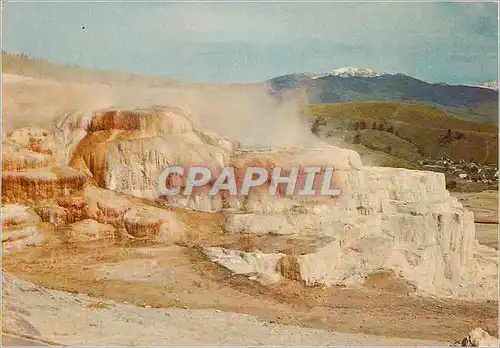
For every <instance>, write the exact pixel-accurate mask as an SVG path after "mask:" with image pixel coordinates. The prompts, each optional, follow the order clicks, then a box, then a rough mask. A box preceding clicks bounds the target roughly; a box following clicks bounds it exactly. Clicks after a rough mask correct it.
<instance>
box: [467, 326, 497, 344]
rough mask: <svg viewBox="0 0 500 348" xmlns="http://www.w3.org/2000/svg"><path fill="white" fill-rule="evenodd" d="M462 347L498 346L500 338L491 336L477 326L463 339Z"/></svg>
mask: <svg viewBox="0 0 500 348" xmlns="http://www.w3.org/2000/svg"><path fill="white" fill-rule="evenodd" d="M461 345H462V347H498V346H499V341H498V338H496V337H492V336H490V335H489V334H488V333H487V332H486V331H484V330H483V329H481V328H480V327H478V328H475V329H474V330H472V331H471V332H469V333H468V334H467V336H466V337H464V338H463V339H462V342H461Z"/></svg>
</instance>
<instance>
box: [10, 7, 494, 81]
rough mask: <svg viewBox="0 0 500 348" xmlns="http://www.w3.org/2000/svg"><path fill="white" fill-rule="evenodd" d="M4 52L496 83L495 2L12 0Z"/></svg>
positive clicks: (124, 63)
mask: <svg viewBox="0 0 500 348" xmlns="http://www.w3.org/2000/svg"><path fill="white" fill-rule="evenodd" d="M3 9H4V11H3V18H2V19H3V21H2V29H3V49H4V50H5V51H7V52H24V53H27V54H28V55H30V56H34V57H38V58H44V59H47V60H50V61H54V62H59V63H65V64H74V65H83V66H87V67H95V68H104V69H115V70H127V71H135V72H140V73H148V74H157V75H164V76H170V77H174V78H180V79H183V80H188V81H195V82H256V81H262V80H265V79H268V78H272V77H275V76H279V75H284V74H287V73H293V72H324V71H330V70H333V69H336V68H341V67H344V66H358V67H366V68H371V69H374V70H376V71H379V72H388V73H395V72H401V73H405V74H408V75H411V76H414V77H417V78H421V79H424V80H428V81H435V82H447V83H464V84H474V83H478V82H484V81H491V80H496V79H497V71H498V20H497V13H498V12H497V4H496V3H493V2H490V3H478V2H474V3H429V2H427V3H425V2H420V3H408V2H406V3H394V2H392V3H378V2H365V3H352V2H351V3H338V2H337V3H335V2H332V3H324V2H318V3H248V2H246V3H234V2H233V3H220V2H219V3H213V2H211V3H208V2H198V3H144V2H143V3H137V2H136V3H123V2H122V3H117V2H114V3H113V2H108V3H104V2H99V3H89V2H85V3H83V2H66V3H61V2H59V3H46V2H45V3H15V2H7V3H4V5H3Z"/></svg>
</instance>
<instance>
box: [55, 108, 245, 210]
mask: <svg viewBox="0 0 500 348" xmlns="http://www.w3.org/2000/svg"><path fill="white" fill-rule="evenodd" d="M60 126H61V127H62V128H63V129H64V130H65V131H64V133H65V135H66V142H67V143H68V144H71V145H69V146H70V147H74V151H73V152H72V158H71V161H70V165H71V166H72V167H74V168H77V169H79V170H81V171H83V172H85V173H87V174H88V175H89V176H91V177H92V178H93V181H94V182H95V183H96V184H97V185H98V186H100V187H103V188H106V189H111V190H114V191H117V192H121V193H125V194H128V195H132V196H136V197H141V198H147V199H157V198H159V197H160V193H159V191H158V188H157V187H156V186H157V185H156V183H157V180H158V177H159V175H160V173H161V172H162V171H163V170H164V169H165V168H166V167H168V166H180V167H183V168H189V167H192V166H198V165H203V166H208V167H209V168H211V169H212V170H213V172H214V176H215V175H216V174H218V172H219V171H220V169H221V168H222V167H224V166H225V165H226V164H227V163H228V162H229V154H230V152H232V151H233V150H234V147H235V146H236V144H233V143H232V142H230V141H228V140H225V139H222V138H220V137H218V136H217V135H216V134H214V133H209V132H207V133H204V132H200V131H198V130H196V129H194V126H193V121H192V120H191V118H190V117H189V116H188V115H186V114H185V113H183V112H182V111H180V110H178V109H172V108H152V109H146V110H144V109H134V110H119V109H112V110H103V111H97V112H94V113H91V114H84V113H83V114H82V113H77V114H73V115H71V116H70V117H68V118H66V119H65V120H64V121H63V122H61V125H60ZM75 139H79V140H78V144H77V145H75ZM167 201H168V199H167Z"/></svg>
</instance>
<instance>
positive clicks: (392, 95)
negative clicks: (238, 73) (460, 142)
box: [267, 68, 498, 124]
mask: <svg viewBox="0 0 500 348" xmlns="http://www.w3.org/2000/svg"><path fill="white" fill-rule="evenodd" d="M267 84H268V87H269V89H270V92H271V93H272V94H274V95H275V96H277V97H280V96H281V95H282V93H283V92H284V91H286V90H290V89H303V90H305V91H306V92H307V96H308V100H309V103H310V104H328V103H339V102H352V101H394V102H401V103H405V104H416V105H424V106H429V107H433V108H436V109H438V110H442V111H445V112H448V113H451V114H453V115H455V116H457V117H459V118H462V119H465V120H469V121H474V122H482V123H490V124H498V116H497V115H498V92H497V91H495V90H493V89H490V88H484V87H477V86H464V85H448V84H444V83H429V82H425V81H422V80H419V79H416V78H413V77H411V76H408V75H404V74H394V75H391V74H378V73H376V72H374V71H373V70H370V69H363V68H343V69H338V70H334V71H333V72H331V73H321V74H314V73H312V74H311V73H305V74H290V75H284V76H280V77H276V78H274V79H271V80H269V81H267Z"/></svg>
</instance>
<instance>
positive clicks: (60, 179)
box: [2, 166, 87, 205]
mask: <svg viewBox="0 0 500 348" xmlns="http://www.w3.org/2000/svg"><path fill="white" fill-rule="evenodd" d="M86 181H87V178H86V176H85V175H84V174H83V173H82V172H80V171H77V170H74V169H72V168H69V167H66V166H63V167H48V168H41V169H39V170H22V171H7V172H3V173H2V201H3V202H5V203H24V204H28V205H34V204H36V203H40V202H42V201H44V200H50V199H53V198H54V197H59V196H68V195H76V194H79V193H81V191H82V190H83V188H84V185H85V183H86Z"/></svg>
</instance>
